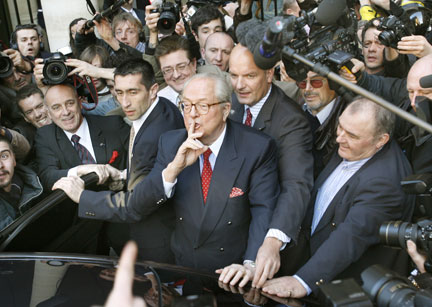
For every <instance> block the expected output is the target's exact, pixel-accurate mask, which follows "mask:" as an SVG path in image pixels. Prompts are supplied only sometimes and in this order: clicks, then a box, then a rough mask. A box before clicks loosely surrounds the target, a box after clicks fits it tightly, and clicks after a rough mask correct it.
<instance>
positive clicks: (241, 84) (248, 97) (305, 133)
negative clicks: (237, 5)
mask: <svg viewBox="0 0 432 307" xmlns="http://www.w3.org/2000/svg"><path fill="white" fill-rule="evenodd" d="M229 73H230V76H231V83H232V86H233V89H234V93H235V95H233V96H234V97H233V112H232V114H231V115H230V118H231V119H233V120H235V121H238V122H241V123H244V124H245V125H247V126H252V127H254V128H255V129H257V130H260V131H263V132H264V133H266V134H267V135H269V136H271V137H273V138H274V139H275V140H276V143H277V145H278V173H279V183H280V186H281V194H280V196H279V199H278V201H277V205H276V209H275V212H274V215H273V219H272V221H271V224H270V226H269V229H268V233H267V236H266V240H265V241H264V244H263V246H262V248H261V249H260V252H259V253H258V256H257V259H256V267H257V270H256V272H257V274H256V275H255V279H254V281H253V285H254V286H257V287H260V286H262V284H264V282H265V280H266V279H267V278H271V277H273V275H274V274H275V273H276V272H277V271H278V269H279V265H280V258H279V250H280V248H281V247H283V245H284V244H286V243H288V242H291V241H296V240H297V235H298V232H299V228H300V223H301V221H302V220H303V217H304V214H305V212H306V208H307V204H308V202H309V198H310V191H311V189H312V185H313V157H312V133H311V131H310V128H309V123H308V121H307V119H306V117H305V115H304V113H303V111H302V109H301V108H300V106H299V105H298V104H297V103H295V102H294V101H293V100H292V99H290V98H289V97H288V96H286V95H285V94H284V93H283V91H282V90H281V89H280V88H279V87H278V86H276V85H275V84H273V83H272V80H273V73H274V70H273V69H269V70H262V69H260V68H259V67H257V66H256V64H255V62H254V59H253V54H252V52H250V51H249V50H248V48H246V47H245V46H243V45H242V44H238V45H237V46H236V47H235V48H234V49H233V51H232V52H231V56H230V61H229ZM252 260H255V259H252ZM289 261H290V260H289V259H288V261H286V262H289ZM282 264H284V262H282ZM234 273H235V271H233V272H231V273H227V274H228V275H230V274H234Z"/></svg>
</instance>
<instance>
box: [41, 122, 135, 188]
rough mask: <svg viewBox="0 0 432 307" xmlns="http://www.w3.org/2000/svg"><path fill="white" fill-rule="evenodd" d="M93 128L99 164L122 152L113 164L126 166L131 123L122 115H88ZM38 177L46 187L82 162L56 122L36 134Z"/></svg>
mask: <svg viewBox="0 0 432 307" xmlns="http://www.w3.org/2000/svg"><path fill="white" fill-rule="evenodd" d="M85 118H86V119H87V122H88V127H89V130H90V137H91V140H92V144H93V150H94V153H95V156H96V162H97V163H98V164H107V163H108V162H109V160H110V159H111V157H112V155H113V152H114V151H117V152H118V154H119V156H118V157H117V159H116V160H115V161H114V162H113V163H112V164H111V165H112V166H114V167H115V168H117V169H124V168H125V167H126V161H127V143H128V140H129V131H130V128H129V126H128V125H127V124H126V123H125V122H124V121H123V119H122V118H121V117H119V116H92V115H87V116H85ZM35 148H36V161H37V163H38V169H39V172H38V173H39V178H40V179H41V181H42V184H43V186H44V188H45V189H46V190H48V191H49V190H51V188H52V186H53V184H54V183H55V182H56V181H57V180H58V179H60V178H62V177H65V176H67V173H68V171H69V169H70V168H73V167H75V166H78V165H81V164H82V162H81V160H80V158H79V156H78V152H77V151H76V150H75V149H74V147H73V145H72V143H71V141H70V140H69V139H68V138H67V136H66V134H65V133H64V131H63V130H62V129H60V128H59V127H58V126H56V125H55V124H54V123H52V124H50V125H48V126H45V127H42V128H39V129H38V130H37V133H36V137H35Z"/></svg>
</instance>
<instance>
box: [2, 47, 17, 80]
mask: <svg viewBox="0 0 432 307" xmlns="http://www.w3.org/2000/svg"><path fill="white" fill-rule="evenodd" d="M13 66H14V65H13V62H12V60H11V59H10V58H9V56H8V55H7V54H6V53H4V52H2V51H0V78H6V77H9V76H10V75H11V74H12V72H13Z"/></svg>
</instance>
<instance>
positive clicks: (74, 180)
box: [52, 176, 84, 203]
mask: <svg viewBox="0 0 432 307" xmlns="http://www.w3.org/2000/svg"><path fill="white" fill-rule="evenodd" d="M52 189H53V190H58V189H60V190H63V191H64V192H65V193H66V195H67V196H68V197H69V198H70V199H72V201H73V202H75V203H79V200H80V197H81V194H82V192H83V191H84V180H82V179H81V178H80V177H76V176H70V177H63V178H60V179H59V180H57V182H56V183H54V186H53V187H52Z"/></svg>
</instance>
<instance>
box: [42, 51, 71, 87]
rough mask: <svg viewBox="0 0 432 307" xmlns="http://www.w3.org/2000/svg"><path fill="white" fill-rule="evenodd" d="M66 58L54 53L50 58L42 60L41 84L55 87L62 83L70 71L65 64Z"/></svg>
mask: <svg viewBox="0 0 432 307" xmlns="http://www.w3.org/2000/svg"><path fill="white" fill-rule="evenodd" d="M65 61H66V57H65V56H64V55H63V54H62V53H60V52H56V53H54V54H53V55H52V56H51V57H50V58H47V59H45V60H44V68H43V76H44V79H43V81H42V82H43V83H44V84H45V85H55V84H60V83H63V82H64V81H65V80H66V79H67V78H68V74H69V72H71V69H70V68H69V67H68V66H66V64H65Z"/></svg>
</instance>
